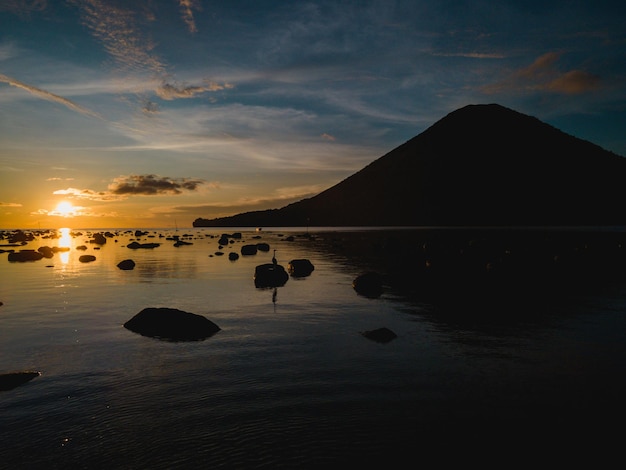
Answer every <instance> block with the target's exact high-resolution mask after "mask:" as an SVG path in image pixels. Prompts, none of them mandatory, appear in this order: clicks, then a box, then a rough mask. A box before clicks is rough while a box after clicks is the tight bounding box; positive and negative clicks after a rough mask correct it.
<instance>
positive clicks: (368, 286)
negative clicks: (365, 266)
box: [352, 271, 383, 298]
mask: <svg viewBox="0 0 626 470" xmlns="http://www.w3.org/2000/svg"><path fill="white" fill-rule="evenodd" d="M352 287H353V288H354V290H355V291H356V292H357V293H358V294H361V295H363V296H365V297H371V298H376V297H380V295H381V294H382V293H383V277H382V276H381V275H380V274H379V273H377V272H373V271H371V272H367V273H365V274H361V275H360V276H357V278H356V279H355V280H354V281H352Z"/></svg>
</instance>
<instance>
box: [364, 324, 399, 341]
mask: <svg viewBox="0 0 626 470" xmlns="http://www.w3.org/2000/svg"><path fill="white" fill-rule="evenodd" d="M361 334H362V335H363V336H365V337H366V338H367V339H371V340H372V341H376V342H377V343H388V342H389V341H392V340H394V339H396V338H397V337H398V336H397V335H396V334H395V333H394V332H393V331H391V330H390V329H389V328H384V327H383V328H378V329H376V330H369V331H364V332H363V333H361Z"/></svg>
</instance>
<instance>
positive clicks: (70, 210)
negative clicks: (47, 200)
mask: <svg viewBox="0 0 626 470" xmlns="http://www.w3.org/2000/svg"><path fill="white" fill-rule="evenodd" d="M54 213H55V215H59V216H61V217H73V216H74V214H75V213H76V208H75V207H74V206H73V205H72V203H71V202H68V201H61V202H59V203H58V204H57V206H56V208H55V209H54Z"/></svg>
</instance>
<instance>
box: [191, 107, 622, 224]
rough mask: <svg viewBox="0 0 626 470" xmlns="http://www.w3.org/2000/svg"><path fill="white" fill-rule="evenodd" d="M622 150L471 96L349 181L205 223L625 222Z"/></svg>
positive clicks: (203, 222) (347, 179) (204, 221)
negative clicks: (306, 196) (277, 206)
mask: <svg viewBox="0 0 626 470" xmlns="http://www.w3.org/2000/svg"><path fill="white" fill-rule="evenodd" d="M625 183H626V158H623V157H621V156H619V155H616V154H614V153H612V152H609V151H607V150H604V149H602V148H601V147H599V146H597V145H595V144H592V143H591V142H588V141H585V140H581V139H578V138H576V137H573V136H571V135H568V134H566V133H564V132H562V131H560V130H558V129H556V128H554V127H552V126H550V125H548V124H546V123H544V122H541V121H540V120H538V119H536V118H534V117H531V116H528V115H525V114H522V113H519V112H517V111H514V110H511V109H508V108H505V107H503V106H500V105H497V104H487V105H468V106H465V107H463V108H460V109H458V110H456V111H453V112H452V113H450V114H448V115H447V116H445V117H444V118H442V119H441V120H439V121H438V122H436V123H435V124H433V125H432V126H431V127H429V128H428V129H426V130H425V131H424V132H422V133H421V134H419V135H417V136H416V137H414V138H412V139H411V140H409V141H407V142H405V143H404V144H402V145H400V146H399V147H397V148H395V149H394V150H392V151H391V152H389V153H387V154H386V155H383V156H382V157H380V158H378V159H377V160H375V161H374V162H372V163H371V164H369V165H368V166H366V167H365V168H363V169H362V170H360V171H358V172H357V173H355V174H353V175H352V176H350V177H348V178H346V179H345V180H344V181H342V182H340V183H338V184H336V185H335V186H333V187H331V188H329V189H327V190H326V191H323V192H322V193H320V194H318V195H317V196H314V197H312V198H309V199H304V200H302V201H299V202H296V203H293V204H290V205H288V206H285V207H283V208H281V209H272V210H267V211H256V212H247V213H243V214H238V215H234V216H232V217H223V218H217V219H210V220H209V219H202V218H199V219H196V220H195V221H194V223H193V225H194V226H195V227H205V226H214V227H216V226H231V227H234V226H262V227H269V226H308V225H310V226H527V225H528V226H530V225H552V226H564V225H572V226H575V225H624V224H626V211H624V207H625V205H626V184H625Z"/></svg>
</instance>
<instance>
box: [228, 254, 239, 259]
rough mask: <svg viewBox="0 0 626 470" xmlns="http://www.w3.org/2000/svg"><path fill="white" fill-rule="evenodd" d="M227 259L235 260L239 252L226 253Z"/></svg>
mask: <svg viewBox="0 0 626 470" xmlns="http://www.w3.org/2000/svg"><path fill="white" fill-rule="evenodd" d="M228 259H229V260H231V261H237V260H238V259H239V254H238V253H235V252H230V253H228Z"/></svg>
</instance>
